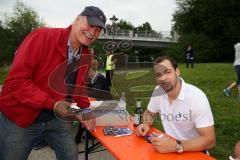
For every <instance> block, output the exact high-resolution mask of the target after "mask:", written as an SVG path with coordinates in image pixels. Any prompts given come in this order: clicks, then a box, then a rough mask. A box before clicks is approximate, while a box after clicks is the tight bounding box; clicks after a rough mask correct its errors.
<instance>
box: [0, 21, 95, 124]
mask: <svg viewBox="0 0 240 160" xmlns="http://www.w3.org/2000/svg"><path fill="white" fill-rule="evenodd" d="M70 31H71V26H70V27H68V28H66V29H62V28H40V29H37V30H35V31H33V32H31V33H30V34H29V35H28V36H27V37H26V38H25V39H24V41H23V42H22V44H21V45H20V46H19V48H18V49H17V51H16V55H15V58H14V61H13V65H12V67H11V69H10V72H9V74H8V75H7V78H6V80H5V82H4V85H3V88H2V93H1V96H0V111H1V112H2V113H3V114H4V115H5V116H6V117H7V118H8V119H9V120H11V121H13V122H15V123H16V124H17V125H18V126H20V127H28V126H29V125H31V124H32V123H33V121H34V120H35V119H36V117H37V116H38V115H39V113H40V111H41V110H42V109H43V108H47V109H49V110H52V109H53V106H54V103H55V102H56V101H58V100H63V99H65V97H66V95H67V89H66V85H65V81H64V75H65V71H66V62H67V42H68V38H69V33H70ZM89 55H90V53H89V52H88V50H87V47H83V50H82V54H81V58H80V65H81V67H80V68H79V69H78V76H77V79H76V85H78V87H75V92H74V93H75V94H77V95H78V96H74V97H73V99H74V101H76V102H77V103H78V106H83V107H88V106H89V101H88V98H87V96H81V95H82V94H84V95H85V93H86V91H85V89H84V88H83V87H84V86H85V81H84V80H85V79H84V78H85V77H86V76H85V74H86V72H87V68H88V64H90V60H91V58H89V57H90V56H89ZM84 56H85V57H87V58H85V57H84Z"/></svg>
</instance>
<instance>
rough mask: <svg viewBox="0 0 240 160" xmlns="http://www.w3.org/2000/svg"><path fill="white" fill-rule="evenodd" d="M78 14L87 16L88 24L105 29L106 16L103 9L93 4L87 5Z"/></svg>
mask: <svg viewBox="0 0 240 160" xmlns="http://www.w3.org/2000/svg"><path fill="white" fill-rule="evenodd" d="M80 16H87V21H88V24H89V25H92V26H98V27H101V28H103V29H104V31H105V30H106V28H105V23H106V16H105V15H104V13H103V11H102V10H101V9H99V8H98V7H95V6H87V7H85V8H84V10H83V11H82V13H80Z"/></svg>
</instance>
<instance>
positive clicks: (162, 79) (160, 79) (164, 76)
mask: <svg viewBox="0 0 240 160" xmlns="http://www.w3.org/2000/svg"><path fill="white" fill-rule="evenodd" d="M166 79H167V76H166V74H162V75H161V76H159V77H158V80H159V81H165V80H166Z"/></svg>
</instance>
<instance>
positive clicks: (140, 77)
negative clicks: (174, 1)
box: [0, 63, 240, 160]
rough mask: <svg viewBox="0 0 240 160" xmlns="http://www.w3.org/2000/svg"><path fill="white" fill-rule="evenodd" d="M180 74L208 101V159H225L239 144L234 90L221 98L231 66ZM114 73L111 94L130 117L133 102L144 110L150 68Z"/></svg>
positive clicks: (239, 106) (239, 113) (239, 105)
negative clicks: (211, 133)
mask: <svg viewBox="0 0 240 160" xmlns="http://www.w3.org/2000/svg"><path fill="white" fill-rule="evenodd" d="M180 70H181V76H182V77H183V78H184V80H185V82H187V83H190V84H193V85H195V86H197V87H199V88H200V89H202V90H203V91H204V92H205V93H206V95H207V97H208V99H209V102H210V105H211V108H212V112H213V116H214V121H215V128H216V135H217V144H216V147H215V148H214V149H213V150H211V151H210V152H211V155H212V156H213V157H215V158H216V159H219V160H224V159H228V155H230V154H232V151H233V148H234V145H235V143H236V142H237V141H238V140H240V101H239V100H237V99H236V96H237V90H236V89H233V90H232V93H231V96H230V97H225V96H224V95H223V88H225V87H227V86H228V85H229V84H230V83H231V82H233V81H235V80H236V74H235V72H234V69H233V66H232V64H226V63H205V64H196V67H195V68H194V69H186V68H185V65H183V64H181V65H180ZM7 72H8V68H2V69H0V84H1V83H2V82H3V80H4V78H5V76H6V74H7ZM115 73H116V74H115V75H114V77H113V87H112V88H111V92H112V93H113V94H115V95H120V94H121V92H125V93H126V98H127V104H128V107H127V108H128V111H129V112H130V113H133V111H134V109H135V104H136V99H141V100H142V106H143V107H144V108H146V106H147V104H148V101H149V97H150V96H151V94H152V89H153V86H155V85H156V83H155V79H154V77H153V74H152V68H148V69H146V68H144V69H139V70H138V71H133V70H131V71H130V72H119V73H117V71H115ZM141 86H142V87H141ZM154 125H155V127H157V128H159V129H161V130H162V126H161V122H159V121H158V122H155V124H154Z"/></svg>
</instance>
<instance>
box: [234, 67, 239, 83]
mask: <svg viewBox="0 0 240 160" xmlns="http://www.w3.org/2000/svg"><path fill="white" fill-rule="evenodd" d="M235 71H236V72H237V85H240V65H236V66H235Z"/></svg>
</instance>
